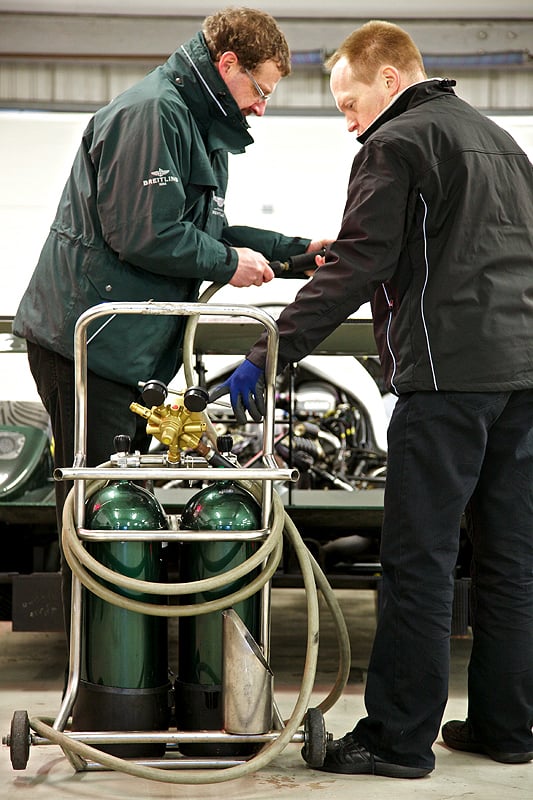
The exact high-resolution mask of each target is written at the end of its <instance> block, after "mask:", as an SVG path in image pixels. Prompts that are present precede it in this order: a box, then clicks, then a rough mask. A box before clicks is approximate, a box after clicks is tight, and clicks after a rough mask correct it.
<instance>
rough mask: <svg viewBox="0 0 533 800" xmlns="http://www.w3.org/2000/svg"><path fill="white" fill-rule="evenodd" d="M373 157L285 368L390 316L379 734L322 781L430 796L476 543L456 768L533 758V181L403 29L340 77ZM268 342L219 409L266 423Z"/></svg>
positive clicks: (353, 46) (519, 157)
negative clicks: (460, 604) (356, 320)
mask: <svg viewBox="0 0 533 800" xmlns="http://www.w3.org/2000/svg"><path fill="white" fill-rule="evenodd" d="M327 66H328V67H329V68H330V69H331V76H330V80H331V90H332V93H333V95H334V97H335V101H336V104H337V107H338V108H339V110H340V111H341V113H343V114H344V116H345V118H346V121H347V123H348V128H349V130H350V131H353V132H355V133H356V134H357V136H358V140H359V142H360V143H361V144H362V148H361V149H360V151H359V152H358V153H357V155H356V156H355V159H354V162H353V167H352V171H351V175H350V182H349V188H348V196H347V203H346V208H345V212H344V217H343V221H342V226H341V229H340V232H339V235H338V238H337V241H335V242H334V243H333V244H332V245H331V246H330V247H329V248H328V249H327V252H326V257H325V262H326V263H327V269H323V268H319V269H318V270H317V271H316V273H315V275H314V277H313V279H312V280H311V281H310V282H309V283H308V284H307V285H306V286H304V287H303V289H302V290H301V291H300V292H299V294H298V295H297V297H296V299H295V300H294V301H293V303H291V304H290V305H289V306H288V307H287V308H286V309H285V310H284V311H283V312H282V314H281V315H280V317H279V320H278V327H279V332H280V346H279V366H280V367H281V368H283V367H284V366H285V365H286V364H288V363H289V362H291V361H297V360H299V359H301V358H302V357H303V356H305V355H306V354H308V353H309V352H310V351H311V350H312V349H313V348H314V347H315V346H316V345H317V344H318V343H319V342H320V341H321V340H323V339H324V338H325V337H326V336H327V335H328V334H329V333H331V332H332V331H333V330H334V328H335V327H336V326H337V325H339V324H340V323H341V322H343V321H344V320H345V319H346V317H347V316H349V315H350V314H351V313H353V312H354V311H355V310H356V309H357V308H358V307H359V306H360V305H361V304H362V303H364V302H366V301H371V303H372V308H373V318H374V327H375V336H376V341H377V344H378V347H379V351H380V355H381V361H382V366H383V369H384V372H385V376H386V378H387V381H388V384H389V386H390V388H391V390H392V391H393V392H395V393H396V394H397V395H398V401H397V403H396V406H395V409H394V413H393V416H392V419H391V423H390V427H389V434H388V476H387V485H386V490H385V505H384V522H383V531H382V545H381V562H382V567H383V608H382V610H381V613H380V616H379V620H378V626H377V631H376V638H375V642H374V647H373V651H372V656H371V660H370V665H369V672H368V681H367V685H366V693H365V702H366V708H367V714H368V716H367V717H365V718H364V719H361V720H360V721H359V722H358V723H357V724H356V725H355V727H354V729H353V731H351V732H349V733H347V734H346V735H345V736H344V737H342V738H341V739H339V740H335V741H333V742H330V743H328V745H327V752H326V757H325V761H324V765H323V767H322V769H324V770H326V771H329V772H339V773H344V774H377V775H385V776H390V777H405V778H417V777H422V776H425V775H427V774H428V773H429V772H431V771H432V770H433V768H434V765H435V757H434V754H433V751H432V745H433V742H434V741H435V739H436V737H437V735H438V731H439V725H440V723H441V719H442V715H443V712H444V708H445V705H446V701H447V691H448V673H449V636H450V628H451V616H452V600H453V586H454V568H455V564H456V560H457V552H458V544H459V531H460V522H461V517H462V515H463V513H464V512H465V511H466V517H467V522H468V527H469V534H470V537H471V542H472V549H473V559H472V588H471V598H472V632H473V644H472V653H471V658H470V664H469V673H468V715H467V719H466V721H457V720H454V721H451V722H448V723H447V724H446V725H444V727H443V729H442V736H443V739H444V741H445V743H446V744H447V745H448V746H449V747H451V748H454V749H458V750H464V751H468V752H475V753H483V754H486V755H487V756H489V757H490V758H492V759H494V760H496V761H500V762H504V763H523V762H527V761H530V760H531V759H532V758H533V735H532V725H533V534H532V531H533V493H532V486H533V337H532V335H531V333H532V320H533V172H532V166H531V163H530V161H529V160H528V158H527V156H526V154H525V153H524V152H523V151H522V150H521V149H520V147H519V146H518V145H517V144H516V142H515V141H514V140H513V139H512V138H511V137H510V136H509V135H508V134H507V133H506V132H505V131H503V130H502V129H501V128H499V127H498V126H497V125H495V124H494V123H493V122H491V121H490V120H489V119H487V118H486V117H484V116H483V115H481V114H479V113H478V112H477V111H475V110H474V109H473V108H472V107H471V106H469V105H468V104H467V103H465V102H463V101H462V100H460V99H459V98H458V97H457V96H456V95H455V93H454V91H453V88H452V87H453V85H454V84H455V82H454V81H450V80H442V79H433V80H428V79H427V77H426V74H425V71H424V66H423V62H422V58H421V55H420V52H419V50H418V48H417V47H416V45H415V44H414V42H413V41H412V39H411V38H410V37H409V36H408V34H407V33H406V32H405V31H403V30H402V29H401V28H399V27H398V26H396V25H392V24H390V23H386V22H380V21H373V22H370V23H367V24H366V25H364V26H362V28H360V29H358V30H356V31H354V32H353V33H352V34H351V35H350V36H349V37H348V38H347V39H346V40H345V41H344V42H343V44H342V45H341V46H340V47H339V48H338V50H337V51H336V52H335V53H334V55H333V56H332V57H331V58H330V60H329V62H328V64H327ZM264 366H265V337H264V336H263V337H262V338H261V339H260V340H259V341H258V342H257V343H256V345H255V346H254V347H253V348H252V349H251V351H250V352H249V353H248V356H247V358H246V360H245V361H244V362H243V364H242V365H241V366H239V367H238V368H237V370H236V371H235V372H234V373H233V374H232V375H231V376H230V378H229V379H228V381H226V383H225V384H223V385H222V387H218V388H217V389H215V391H214V392H213V393H212V397H213V398H214V397H217V396H221V394H223V393H224V392H226V391H229V392H230V395H231V400H232V405H233V407H234V409H235V411H236V413H237V414H240V415H242V414H243V413H244V410H245V409H247V410H248V411H249V412H250V413H251V414H252V416H253V417H254V418H256V419H258V418H260V416H261V414H262V413H263V411H264V407H263V406H264V403H263V397H262V378H263V368H264Z"/></svg>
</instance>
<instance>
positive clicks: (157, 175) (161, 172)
mask: <svg viewBox="0 0 533 800" xmlns="http://www.w3.org/2000/svg"><path fill="white" fill-rule="evenodd" d="M169 173H170V170H169V169H161V167H159V169H154V170H153V171H152V172H150V175H152V177H151V178H145V179H144V180H143V186H154V185H155V186H166V184H167V183H178V182H179V178H176V176H175V175H170V174H169Z"/></svg>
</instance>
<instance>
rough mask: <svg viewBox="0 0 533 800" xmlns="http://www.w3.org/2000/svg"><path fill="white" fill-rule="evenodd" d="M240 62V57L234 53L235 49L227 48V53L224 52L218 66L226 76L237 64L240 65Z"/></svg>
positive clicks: (223, 75)
mask: <svg viewBox="0 0 533 800" xmlns="http://www.w3.org/2000/svg"><path fill="white" fill-rule="evenodd" d="M238 64H239V58H238V56H237V54H236V53H234V52H233V50H227V51H226V52H225V53H222V55H221V56H220V58H219V60H218V61H217V64H216V66H217V67H218V71H219V72H220V74H221V76H222V77H223V78H224V77H225V76H226V75H227V74H228V73H229V72H230V71H231V70H232V69H234V68H235V66H238Z"/></svg>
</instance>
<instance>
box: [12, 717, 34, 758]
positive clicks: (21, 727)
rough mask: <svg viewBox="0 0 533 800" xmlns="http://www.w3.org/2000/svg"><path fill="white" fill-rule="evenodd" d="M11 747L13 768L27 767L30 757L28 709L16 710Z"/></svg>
mask: <svg viewBox="0 0 533 800" xmlns="http://www.w3.org/2000/svg"><path fill="white" fill-rule="evenodd" d="M9 749H10V756H11V765H12V767H13V769H26V765H27V763H28V758H29V757H30V720H29V719H28V714H27V713H26V711H15V713H14V714H13V719H12V720H11V732H10V735H9Z"/></svg>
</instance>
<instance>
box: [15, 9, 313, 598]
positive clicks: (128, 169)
mask: <svg viewBox="0 0 533 800" xmlns="http://www.w3.org/2000/svg"><path fill="white" fill-rule="evenodd" d="M289 72H290V54H289V48H288V45H287V42H286V39H285V37H284V35H283V33H282V32H281V30H280V29H279V27H278V25H277V23H276V21H275V20H274V19H273V18H272V17H271V16H270V15H269V14H266V13H264V12H262V11H257V10H254V9H250V8H230V9H226V10H223V11H220V12H218V13H216V14H213V15H211V16H209V17H207V18H206V19H205V20H204V23H203V27H202V31H201V32H199V33H197V34H196V36H194V37H193V38H192V39H191V40H190V41H188V42H186V43H184V44H182V45H181V46H180V47H178V48H177V50H176V51H175V52H174V53H173V54H172V55H171V56H170V57H169V59H168V60H167V62H166V63H165V64H162V65H161V66H159V67H157V68H156V69H155V70H153V71H152V72H151V73H150V74H148V75H147V76H146V77H145V78H144V79H143V80H141V81H140V82H139V83H137V84H136V85H134V86H132V87H131V88H130V89H127V90H126V91H125V92H123V93H122V94H120V95H119V96H118V97H116V98H115V99H114V100H112V101H111V102H110V103H109V104H108V105H107V106H105V107H104V108H102V109H100V110H99V111H97V112H96V114H95V115H94V116H93V118H92V119H91V121H90V122H89V124H88V126H87V129H86V130H85V132H84V134H83V138H82V141H81V144H80V147H79V150H78V152H77V155H76V157H75V160H74V163H73V166H72V170H71V173H70V176H69V178H68V180H67V183H66V185H65V188H64V190H63V194H62V197H61V200H60V203H59V206H58V209H57V213H56V217H55V220H54V222H53V224H52V226H51V230H50V233H49V235H48V238H47V240H46V242H45V244H44V247H43V250H42V252H41V256H40V259H39V262H38V264H37V267H36V269H35V272H34V274H33V276H32V278H31V281H30V284H29V286H28V288H27V290H26V292H25V294H24V296H23V298H22V301H21V303H20V307H19V309H18V312H17V315H16V317H15V321H14V325H13V330H14V333H15V334H16V335H18V336H21V337H23V338H24V339H26V340H27V343H28V358H29V362H30V367H31V370H32V373H33V376H34V378H35V381H36V383H37V387H38V390H39V393H40V396H41V398H42V400H43V403H44V405H45V407H46V409H47V411H48V413H49V414H50V418H51V423H52V429H53V434H54V439H55V463H56V466H72V463H73V458H74V371H73V341H74V339H73V337H74V327H75V324H76V321H77V319H78V318H79V316H80V315H81V314H82V313H83V312H84V311H85V310H86V309H88V308H90V307H91V306H94V305H98V304H100V303H103V302H111V303H116V302H121V301H126V302H137V301H138V302H148V301H150V300H155V301H174V302H194V301H195V300H197V299H198V294H199V289H200V286H201V284H202V282H203V281H213V282H217V283H230V284H232V285H233V286H237V287H245V286H251V285H258V286H259V285H261V284H263V283H266V282H268V281H270V280H272V278H273V277H274V273H273V271H272V269H271V268H270V266H269V261H272V260H281V261H284V260H286V259H288V258H289V257H291V256H294V255H299V254H301V253H304V252H307V251H309V252H312V251H313V250H318V249H320V248H321V247H322V246H323V244H325V242H324V241H322V240H320V241H315V242H311V241H310V240H309V239H305V238H299V237H289V236H284V235H282V234H280V233H276V232H273V231H266V230H261V229H256V228H250V227H230V226H228V224H227V220H226V217H225V213H224V198H225V194H226V186H227V181H228V153H243V152H244V150H245V148H246V147H247V146H248V145H250V144H252V142H253V139H252V137H251V136H250V133H249V130H248V128H249V126H248V123H247V121H246V117H247V116H249V115H250V114H255V115H256V116H262V115H263V114H264V113H265V110H266V103H267V100H268V98H269V97H270V95H271V94H272V92H273V91H274V89H275V88H276V86H277V84H278V82H279V80H280V79H281V78H282V77H284V76H286V75H288V74H289ZM185 324H186V318H185V317H181V316H159V315H149V316H140V315H139V316H135V317H132V316H131V315H127V314H123V315H118V316H115V317H113V316H111V315H110V317H108V318H104V320H102V319H101V318H100V319H99V320H98V324H96V323H95V324H94V326H92V327H90V328H89V330H88V342H89V343H88V348H87V358H88V379H87V395H88V410H87V452H86V456H87V465H88V466H96V465H97V464H100V463H102V462H104V461H107V460H108V458H109V455H110V453H111V452H112V451H113V439H114V436H115V435H116V434H118V433H120V434H127V435H129V436H130V437H131V440H132V446H133V448H135V449H139V450H140V451H141V452H146V449H147V447H148V444H149V437H148V436H147V435H146V432H145V422H144V420H142V419H141V418H140V417H138V416H136V415H134V414H133V413H132V412H131V411H130V410H129V406H130V403H131V402H132V401H134V400H136V399H137V397H138V394H139V390H138V388H137V384H138V382H139V381H145V380H147V379H149V378H157V379H159V380H161V381H164V382H167V381H169V380H170V379H171V378H172V377H173V376H174V375H175V374H176V372H177V371H178V369H179V368H180V366H181V346H182V338H183V333H184V327H185ZM69 488H70V487H69V485H68V484H67V483H66V482H63V483H58V484H57V491H56V501H57V514H58V524H59V528H60V529H61V514H62V508H63V504H64V500H65V497H66V494H67V492H68V490H69ZM64 572H66V574H67V575H68V570H66V569H64ZM64 589H65V591H64V595H65V596H64V602H65V606H66V608H68V598H69V597H70V588H69V586H68V581H67V582H66V586H65V587H64Z"/></svg>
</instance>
